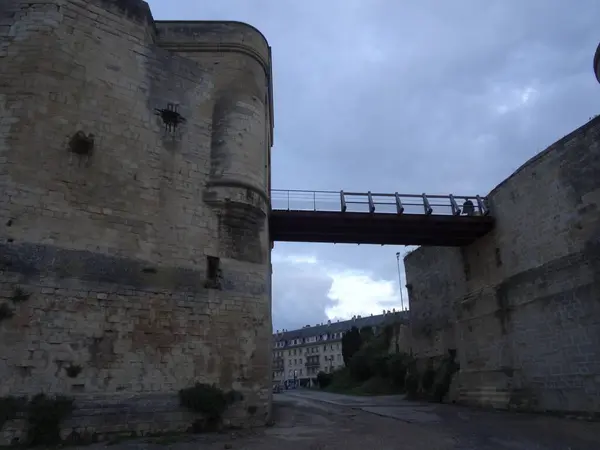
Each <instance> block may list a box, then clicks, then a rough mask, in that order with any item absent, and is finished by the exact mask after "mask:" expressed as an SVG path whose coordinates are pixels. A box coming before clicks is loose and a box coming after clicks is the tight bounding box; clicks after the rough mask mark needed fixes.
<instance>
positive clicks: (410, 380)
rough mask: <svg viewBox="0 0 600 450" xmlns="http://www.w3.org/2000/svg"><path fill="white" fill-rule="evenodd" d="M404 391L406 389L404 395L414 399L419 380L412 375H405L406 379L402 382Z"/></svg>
mask: <svg viewBox="0 0 600 450" xmlns="http://www.w3.org/2000/svg"><path fill="white" fill-rule="evenodd" d="M404 389H406V395H407V397H408V398H413V399H414V398H415V397H416V396H417V391H418V390H419V379H418V378H417V376H416V375H415V374H414V373H410V372H409V373H407V374H406V379H405V380H404Z"/></svg>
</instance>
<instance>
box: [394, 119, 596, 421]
mask: <svg viewBox="0 0 600 450" xmlns="http://www.w3.org/2000/svg"><path fill="white" fill-rule="evenodd" d="M489 200H490V206H491V210H492V214H494V216H495V217H496V220H497V225H496V228H495V230H494V231H493V232H492V233H490V234H489V235H487V236H485V237H484V238H482V239H480V240H478V241H476V242H475V243H474V244H472V245H470V246H468V247H466V248H464V249H456V248H440V247H438V248H436V247H421V248H418V249H417V250H416V251H414V252H413V253H411V254H409V255H407V257H406V258H405V266H406V277H407V285H408V291H409V296H410V305H411V320H412V322H413V325H412V342H413V349H414V351H415V354H416V356H417V357H419V358H435V357H439V356H441V355H443V354H444V353H447V350H448V349H452V348H453V349H457V355H458V358H459V361H460V366H461V369H460V372H459V374H458V377H457V379H456V382H457V385H458V386H457V387H458V388H459V390H460V396H459V400H460V401H462V402H465V403H471V404H487V405H494V406H497V407H521V408H525V409H529V410H538V411H563V412H565V411H573V412H600V220H599V217H600V216H599V208H600V118H595V119H593V120H591V121H590V122H589V123H587V124H585V125H583V126H582V127H580V128H579V129H577V130H575V131H573V132H572V133H570V134H569V135H567V136H565V137H564V138H562V139H560V140H559V141H558V142H556V143H554V144H553V145H551V146H550V147H549V148H547V149H546V150H544V151H543V152H541V153H540V154H538V155H537V156H535V157H534V158H532V159H531V160H530V161H528V162H527V163H526V164H524V165H523V166H522V167H521V168H520V169H519V170H517V171H516V172H515V173H514V174H513V175H511V176H510V177H509V178H508V179H506V180H505V181H503V182H502V183H501V184H500V185H499V186H497V187H496V188H495V189H494V190H493V191H492V192H491V193H490V195H489Z"/></svg>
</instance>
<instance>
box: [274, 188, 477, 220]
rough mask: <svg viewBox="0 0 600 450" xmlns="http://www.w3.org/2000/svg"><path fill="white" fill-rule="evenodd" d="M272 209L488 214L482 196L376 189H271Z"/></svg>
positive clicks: (456, 214) (457, 214)
mask: <svg viewBox="0 0 600 450" xmlns="http://www.w3.org/2000/svg"><path fill="white" fill-rule="evenodd" d="M271 209H272V210H278V211H323V212H325V211H328V212H361V213H371V214H373V213H378V214H425V215H454V216H460V215H466V216H478V215H482V216H484V215H488V214H489V208H488V205H487V199H486V198H485V197H481V196H479V195H452V194H449V195H427V194H399V193H397V192H396V193H393V194H385V193H376V192H344V191H339V192H335V191H303V190H292V189H290V190H282V189H273V190H271Z"/></svg>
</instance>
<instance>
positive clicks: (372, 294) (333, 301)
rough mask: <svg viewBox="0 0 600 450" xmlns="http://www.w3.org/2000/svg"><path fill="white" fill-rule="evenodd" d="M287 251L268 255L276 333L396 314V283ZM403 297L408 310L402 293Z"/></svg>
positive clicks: (300, 252)
mask: <svg viewBox="0 0 600 450" xmlns="http://www.w3.org/2000/svg"><path fill="white" fill-rule="evenodd" d="M363 248H364V247H363ZM286 250H287V248H286V247H284V246H281V245H278V246H277V247H276V250H275V251H274V252H273V255H272V262H273V322H274V329H282V328H285V329H294V328H300V327H302V326H304V325H316V324H317V323H321V322H324V321H326V320H338V319H339V320H344V319H349V318H351V317H352V316H353V315H362V316H367V315H370V314H381V312H382V310H383V309H393V308H396V309H400V306H401V300H400V294H399V290H398V279H397V278H393V279H385V278H381V277H377V276H376V275H374V274H373V273H370V272H368V271H365V270H359V269H356V268H354V267H353V265H348V264H342V263H333V262H330V261H327V260H323V259H320V258H319V257H318V256H317V254H316V253H311V252H308V251H307V252H304V251H302V250H301V251H299V252H295V251H291V252H289V251H286ZM403 296H404V300H405V303H404V304H405V306H407V301H406V299H407V297H406V292H405V291H404V292H403Z"/></svg>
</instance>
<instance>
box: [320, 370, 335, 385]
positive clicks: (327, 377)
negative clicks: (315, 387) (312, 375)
mask: <svg viewBox="0 0 600 450" xmlns="http://www.w3.org/2000/svg"><path fill="white" fill-rule="evenodd" d="M332 381H333V374H331V373H325V372H323V371H321V372H319V373H318V374H317V383H318V384H319V387H320V388H321V389H325V388H326V387H328V386H329V385H330V384H331V382H332Z"/></svg>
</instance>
